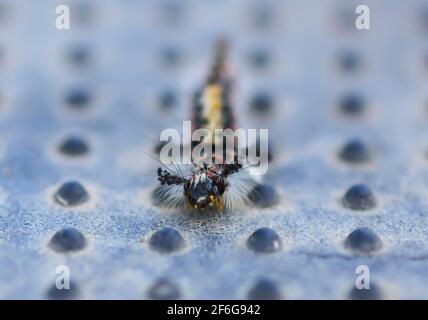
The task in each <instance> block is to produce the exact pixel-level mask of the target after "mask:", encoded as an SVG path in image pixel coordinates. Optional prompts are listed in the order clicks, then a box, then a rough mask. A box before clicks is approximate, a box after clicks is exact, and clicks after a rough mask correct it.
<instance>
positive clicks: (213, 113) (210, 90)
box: [203, 84, 223, 144]
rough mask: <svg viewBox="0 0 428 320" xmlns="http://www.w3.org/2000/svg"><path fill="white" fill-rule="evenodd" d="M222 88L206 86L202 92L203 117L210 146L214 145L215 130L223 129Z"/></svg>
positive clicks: (214, 85)
mask: <svg viewBox="0 0 428 320" xmlns="http://www.w3.org/2000/svg"><path fill="white" fill-rule="evenodd" d="M222 92H223V88H222V87H221V86H220V85H217V84H213V85H208V86H207V87H206V88H205V90H204V98H203V99H204V116H205V118H206V119H207V120H208V124H207V125H206V128H207V129H208V130H210V131H211V137H212V144H215V129H222V128H223V125H222V123H223V121H222V109H223V100H222Z"/></svg>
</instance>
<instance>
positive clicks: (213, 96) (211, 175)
mask: <svg viewBox="0 0 428 320" xmlns="http://www.w3.org/2000/svg"><path fill="white" fill-rule="evenodd" d="M232 89H233V77H232V74H231V68H230V66H229V65H228V63H227V44H226V42H225V41H224V40H221V41H219V42H218V43H217V45H216V53H215V57H214V63H213V65H212V67H211V70H210V73H209V76H208V77H207V80H206V83H205V84H204V86H203V87H202V88H201V90H199V91H198V92H197V93H196V94H195V98H194V101H193V109H192V113H193V116H192V130H193V131H195V130H197V129H200V128H204V129H208V130H209V131H210V132H211V133H212V134H211V141H204V143H205V144H208V145H209V148H211V149H212V150H213V151H214V150H215V149H216V147H219V149H221V150H222V152H220V155H219V154H218V153H217V152H213V153H210V154H209V157H210V159H208V158H207V156H205V155H203V154H202V155H201V156H200V157H197V158H192V161H191V164H190V165H182V164H180V163H175V164H170V165H168V166H163V167H159V168H158V172H157V175H158V180H159V182H160V184H161V185H160V187H159V188H158V189H157V196H158V197H159V199H160V200H161V202H163V204H164V205H165V206H166V207H180V206H183V207H187V208H189V209H193V210H204V209H210V208H211V209H216V210H218V211H220V212H223V211H234V210H237V209H240V208H242V207H244V206H246V205H247V204H248V203H249V195H250V192H251V191H252V190H253V189H254V187H255V186H256V185H257V182H256V180H255V178H254V177H253V175H252V174H251V172H250V170H249V168H250V167H251V166H247V165H246V164H245V163H244V164H242V163H241V162H240V161H238V153H237V151H236V148H234V149H232V150H228V149H227V148H225V147H223V146H226V145H228V144H227V141H224V140H223V141H222V139H225V138H224V137H218V136H217V134H216V129H232V130H234V128H235V117H234V113H233V109H232V105H231V99H230V98H231V92H232ZM191 148H192V149H193V148H195V145H194V144H193V143H192V146H191ZM228 153H229V156H231V158H232V159H233V161H232V162H228V163H222V162H220V164H219V162H217V161H215V159H214V157H219V156H222V157H223V158H225V157H227V154H228ZM212 154H214V155H212ZM208 160H211V161H208Z"/></svg>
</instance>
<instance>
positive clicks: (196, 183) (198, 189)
mask: <svg viewBox="0 0 428 320" xmlns="http://www.w3.org/2000/svg"><path fill="white" fill-rule="evenodd" d="M184 194H185V196H186V198H187V200H188V202H189V205H190V206H191V207H192V208H195V209H205V208H208V207H212V206H216V207H218V208H219V203H220V196H221V195H220V192H219V187H218V186H217V183H216V181H215V180H214V179H213V178H211V177H209V176H207V175H206V174H204V173H200V174H199V173H198V174H196V175H195V176H194V177H193V178H192V179H191V180H189V181H188V182H186V183H185V184H184Z"/></svg>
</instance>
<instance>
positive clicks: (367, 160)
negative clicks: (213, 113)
mask: <svg viewBox="0 0 428 320" xmlns="http://www.w3.org/2000/svg"><path fill="white" fill-rule="evenodd" d="M61 4H65V5H69V7H70V12H71V21H70V23H71V24H70V30H58V29H57V28H56V26H55V20H56V18H57V14H56V13H55V9H56V7H57V6H58V5H61ZM359 4H360V3H359V2H358V1H340V0H334V1H333V0H331V1H330V0H328V1H301V0H300V1H297V0H296V1H255V0H251V1H244V0H242V1H226V0H220V1H214V0H212V1H208V0H203V1H201V0H190V1H179V0H168V1H165V0H161V1H137V0H126V1H119V0H118V1H107V0H98V1H93V0H91V1H89V0H87V1H83V0H73V1H59V0H58V1H53V0H52V1H51V0H41V1H31V0H23V1H13V0H0V298H2V299H16V298H18V299H49V298H76V299H158V298H160V299H164V298H179V299H246V298H269V299H348V298H372V299H377V298H382V299H389V298H399V299H410V298H425V299H426V298H428V289H427V285H426V284H427V282H428V141H427V137H428V104H427V102H428V85H427V84H428V40H427V39H428V38H427V36H428V3H427V2H426V1H424V0H420V1H418V0H412V1H399V0H395V1H386V0H385V1H381V0H370V1H365V3H364V4H366V5H367V6H368V7H369V8H370V29H369V30H357V29H356V28H355V19H356V17H357V15H356V14H355V8H356V7H357V6H358V5H359ZM219 36H226V37H227V38H228V40H229V43H230V59H231V63H232V64H233V66H234V68H235V73H236V81H237V85H236V88H235V89H236V90H235V92H234V107H235V112H236V115H237V122H238V125H239V126H240V127H243V128H268V129H269V141H270V154H271V158H272V159H271V162H270V163H269V171H268V174H267V175H266V177H265V179H264V185H263V187H261V188H260V190H259V193H260V194H261V195H263V199H261V200H260V201H256V202H255V204H254V206H251V207H250V208H246V209H244V210H241V211H238V212H234V213H224V214H223V215H219V214H214V213H205V214H204V213H199V214H198V213H195V212H193V213H189V212H186V211H184V210H166V209H163V208H161V207H159V203H157V201H156V199H155V198H153V196H152V194H153V190H154V189H155V188H156V187H157V185H158V182H157V181H156V178H157V177H156V168H157V163H156V162H154V161H153V159H152V158H150V157H148V156H147V154H148V153H153V152H155V150H156V147H157V143H158V142H159V132H160V131H161V130H162V129H165V128H169V127H172V128H180V127H181V124H182V120H186V119H189V116H190V111H191V101H192V97H193V94H194V91H195V89H197V88H198V86H199V85H200V84H201V83H203V81H204V78H205V76H206V74H207V72H208V69H209V65H210V61H211V58H212V48H213V43H214V42H215V40H216V39H217V38H218V37H219ZM61 265H64V266H66V267H68V268H69V271H70V279H71V289H70V290H67V291H59V290H58V289H56V286H55V283H56V279H57V277H58V273H57V272H56V271H57V267H58V266H61ZM358 266H367V268H368V270H369V271H370V290H358V289H357V288H356V287H355V282H356V279H357V277H358V274H357V273H356V269H357V267H358Z"/></svg>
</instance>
